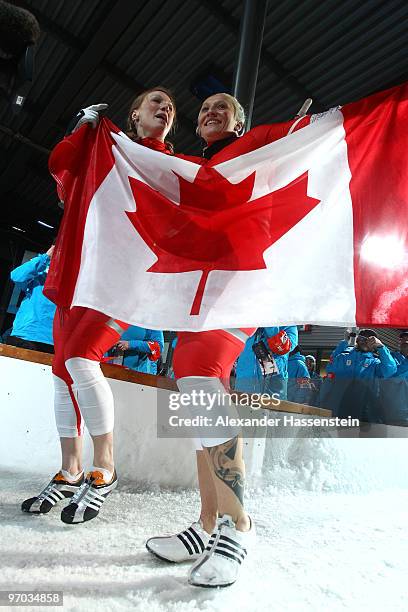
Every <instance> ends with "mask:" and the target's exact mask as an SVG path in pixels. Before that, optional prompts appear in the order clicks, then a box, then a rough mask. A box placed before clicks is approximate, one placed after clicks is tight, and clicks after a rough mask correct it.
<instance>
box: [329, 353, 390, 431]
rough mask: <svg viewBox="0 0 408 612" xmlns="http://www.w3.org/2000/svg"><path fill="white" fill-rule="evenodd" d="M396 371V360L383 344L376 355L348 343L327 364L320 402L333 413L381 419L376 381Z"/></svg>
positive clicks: (374, 419) (341, 415)
mask: <svg viewBox="0 0 408 612" xmlns="http://www.w3.org/2000/svg"><path fill="white" fill-rule="evenodd" d="M396 371H397V364H396V363H395V360H394V358H393V356H392V355H391V353H390V351H389V350H388V348H387V347H386V346H383V347H381V348H379V349H378V357H375V356H374V355H373V353H371V352H366V353H364V352H362V351H359V350H357V348H350V347H348V348H346V350H345V351H344V352H342V353H340V354H338V355H336V356H335V357H334V359H333V361H332V363H330V364H329V365H328V366H327V374H328V379H327V380H326V382H325V385H324V387H322V399H321V405H322V406H324V407H325V408H326V407H327V408H330V409H331V410H332V411H333V414H334V416H339V417H347V416H349V415H350V416H352V417H355V418H359V419H360V420H363V421H368V422H382V419H381V410H380V404H379V395H380V382H379V381H380V380H382V379H388V378H390V377H391V376H393V375H394V374H395V372H396Z"/></svg>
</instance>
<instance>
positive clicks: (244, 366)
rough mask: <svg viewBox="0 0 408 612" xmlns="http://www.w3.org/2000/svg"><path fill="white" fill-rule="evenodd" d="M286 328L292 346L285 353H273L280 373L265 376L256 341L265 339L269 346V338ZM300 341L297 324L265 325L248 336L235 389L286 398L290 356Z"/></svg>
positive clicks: (240, 360)
mask: <svg viewBox="0 0 408 612" xmlns="http://www.w3.org/2000/svg"><path fill="white" fill-rule="evenodd" d="M282 330H284V331H285V332H286V334H287V336H288V338H289V340H290V348H289V350H288V352H287V353H286V354H285V355H277V354H273V358H274V359H275V363H276V365H277V367H278V370H279V373H278V374H272V375H269V376H263V374H262V371H261V366H260V365H259V362H258V360H257V358H256V356H255V353H254V352H253V350H252V346H253V344H254V342H258V341H259V340H263V341H264V342H265V344H266V346H268V342H267V341H268V338H272V337H273V336H276V334H277V333H279V332H280V331H282ZM297 343H298V329H297V327H296V325H289V326H287V327H263V328H259V330H258V332H257V333H256V334H254V335H253V336H251V337H250V338H248V340H247V341H246V343H245V348H244V350H243V351H242V353H241V355H240V356H239V358H238V362H237V368H236V381H235V389H237V390H238V391H246V392H247V393H269V394H270V395H272V393H278V394H279V396H280V398H281V399H286V394H287V378H288V356H289V353H290V351H291V350H292V349H294V347H295V346H296V345H297Z"/></svg>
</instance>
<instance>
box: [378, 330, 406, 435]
mask: <svg viewBox="0 0 408 612" xmlns="http://www.w3.org/2000/svg"><path fill="white" fill-rule="evenodd" d="M399 345H400V346H399V351H392V353H391V354H392V356H393V358H394V360H395V363H396V364H397V371H396V372H395V374H394V375H393V376H392V378H389V379H387V380H384V381H382V384H381V393H380V397H381V411H382V421H383V422H384V423H387V424H388V425H403V426H407V425H408V331H403V332H401V333H400V336H399Z"/></svg>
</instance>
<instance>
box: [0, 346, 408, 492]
mask: <svg viewBox="0 0 408 612" xmlns="http://www.w3.org/2000/svg"><path fill="white" fill-rule="evenodd" d="M108 381H109V384H110V385H111V387H112V390H113V393H114V396H115V404H116V427H115V454H116V464H117V469H118V473H119V474H120V476H121V479H122V481H125V480H129V481H132V482H136V483H142V484H143V483H144V484H146V485H149V486H152V485H156V486H157V485H160V486H169V487H191V486H195V482H196V476H195V457H194V450H193V447H192V444H191V442H190V441H189V440H184V439H157V433H156V405H157V394H158V393H162V394H166V393H169V392H168V391H165V390H161V389H159V390H157V389H155V388H153V387H149V386H145V385H143V386H142V385H138V384H134V383H128V382H122V381H118V380H111V379H108ZM52 406H53V384H52V374H51V368H50V367H49V366H45V365H41V364H37V363H30V362H27V361H22V360H18V359H12V358H9V357H0V417H1V423H2V443H1V445H0V470H10V471H17V470H24V471H31V472H33V473H36V474H39V475H43V474H51V473H53V472H55V471H56V470H57V469H59V462H60V451H59V443H58V438H57V434H56V428H55V422H54V411H53V407H52ZM276 415H278V413H276ZM276 415H275V416H276ZM278 416H282V413H279V415H278ZM390 435H395V428H390ZM245 455H246V461H247V467H248V473H249V474H250V476H251V482H253V483H254V484H256V481H257V482H258V483H259V482H260V480H261V479H262V480H263V481H264V482H265V483H267V484H269V485H272V486H276V487H277V488H278V489H280V490H282V489H283V490H293V491H295V490H296V489H302V490H310V491H332V492H368V491H373V490H381V489H386V488H408V476H407V470H406V465H407V463H408V440H407V439H400V438H396V437H392V438H385V439H358V438H357V439H356V438H353V439H344V438H343V439H331V438H326V439H325V438H315V439H308V438H295V439H293V438H289V437H286V438H269V439H267V440H262V439H260V440H248V441H246V444H245ZM85 458H86V464H85V465H90V464H91V458H92V457H91V444H90V440H89V437H86V438H85Z"/></svg>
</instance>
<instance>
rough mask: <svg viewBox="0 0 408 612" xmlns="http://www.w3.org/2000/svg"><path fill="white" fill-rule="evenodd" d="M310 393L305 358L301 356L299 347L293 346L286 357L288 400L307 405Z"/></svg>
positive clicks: (310, 388)
mask: <svg viewBox="0 0 408 612" xmlns="http://www.w3.org/2000/svg"><path fill="white" fill-rule="evenodd" d="M311 392H312V387H311V384H310V374H309V371H308V369H307V366H306V358H305V357H304V356H303V355H302V354H301V352H300V349H299V347H298V346H295V348H294V349H293V350H292V351H291V352H290V353H289V357H288V400H289V401H290V402H297V403H298V404H308V403H309V399H310V395H311Z"/></svg>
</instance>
